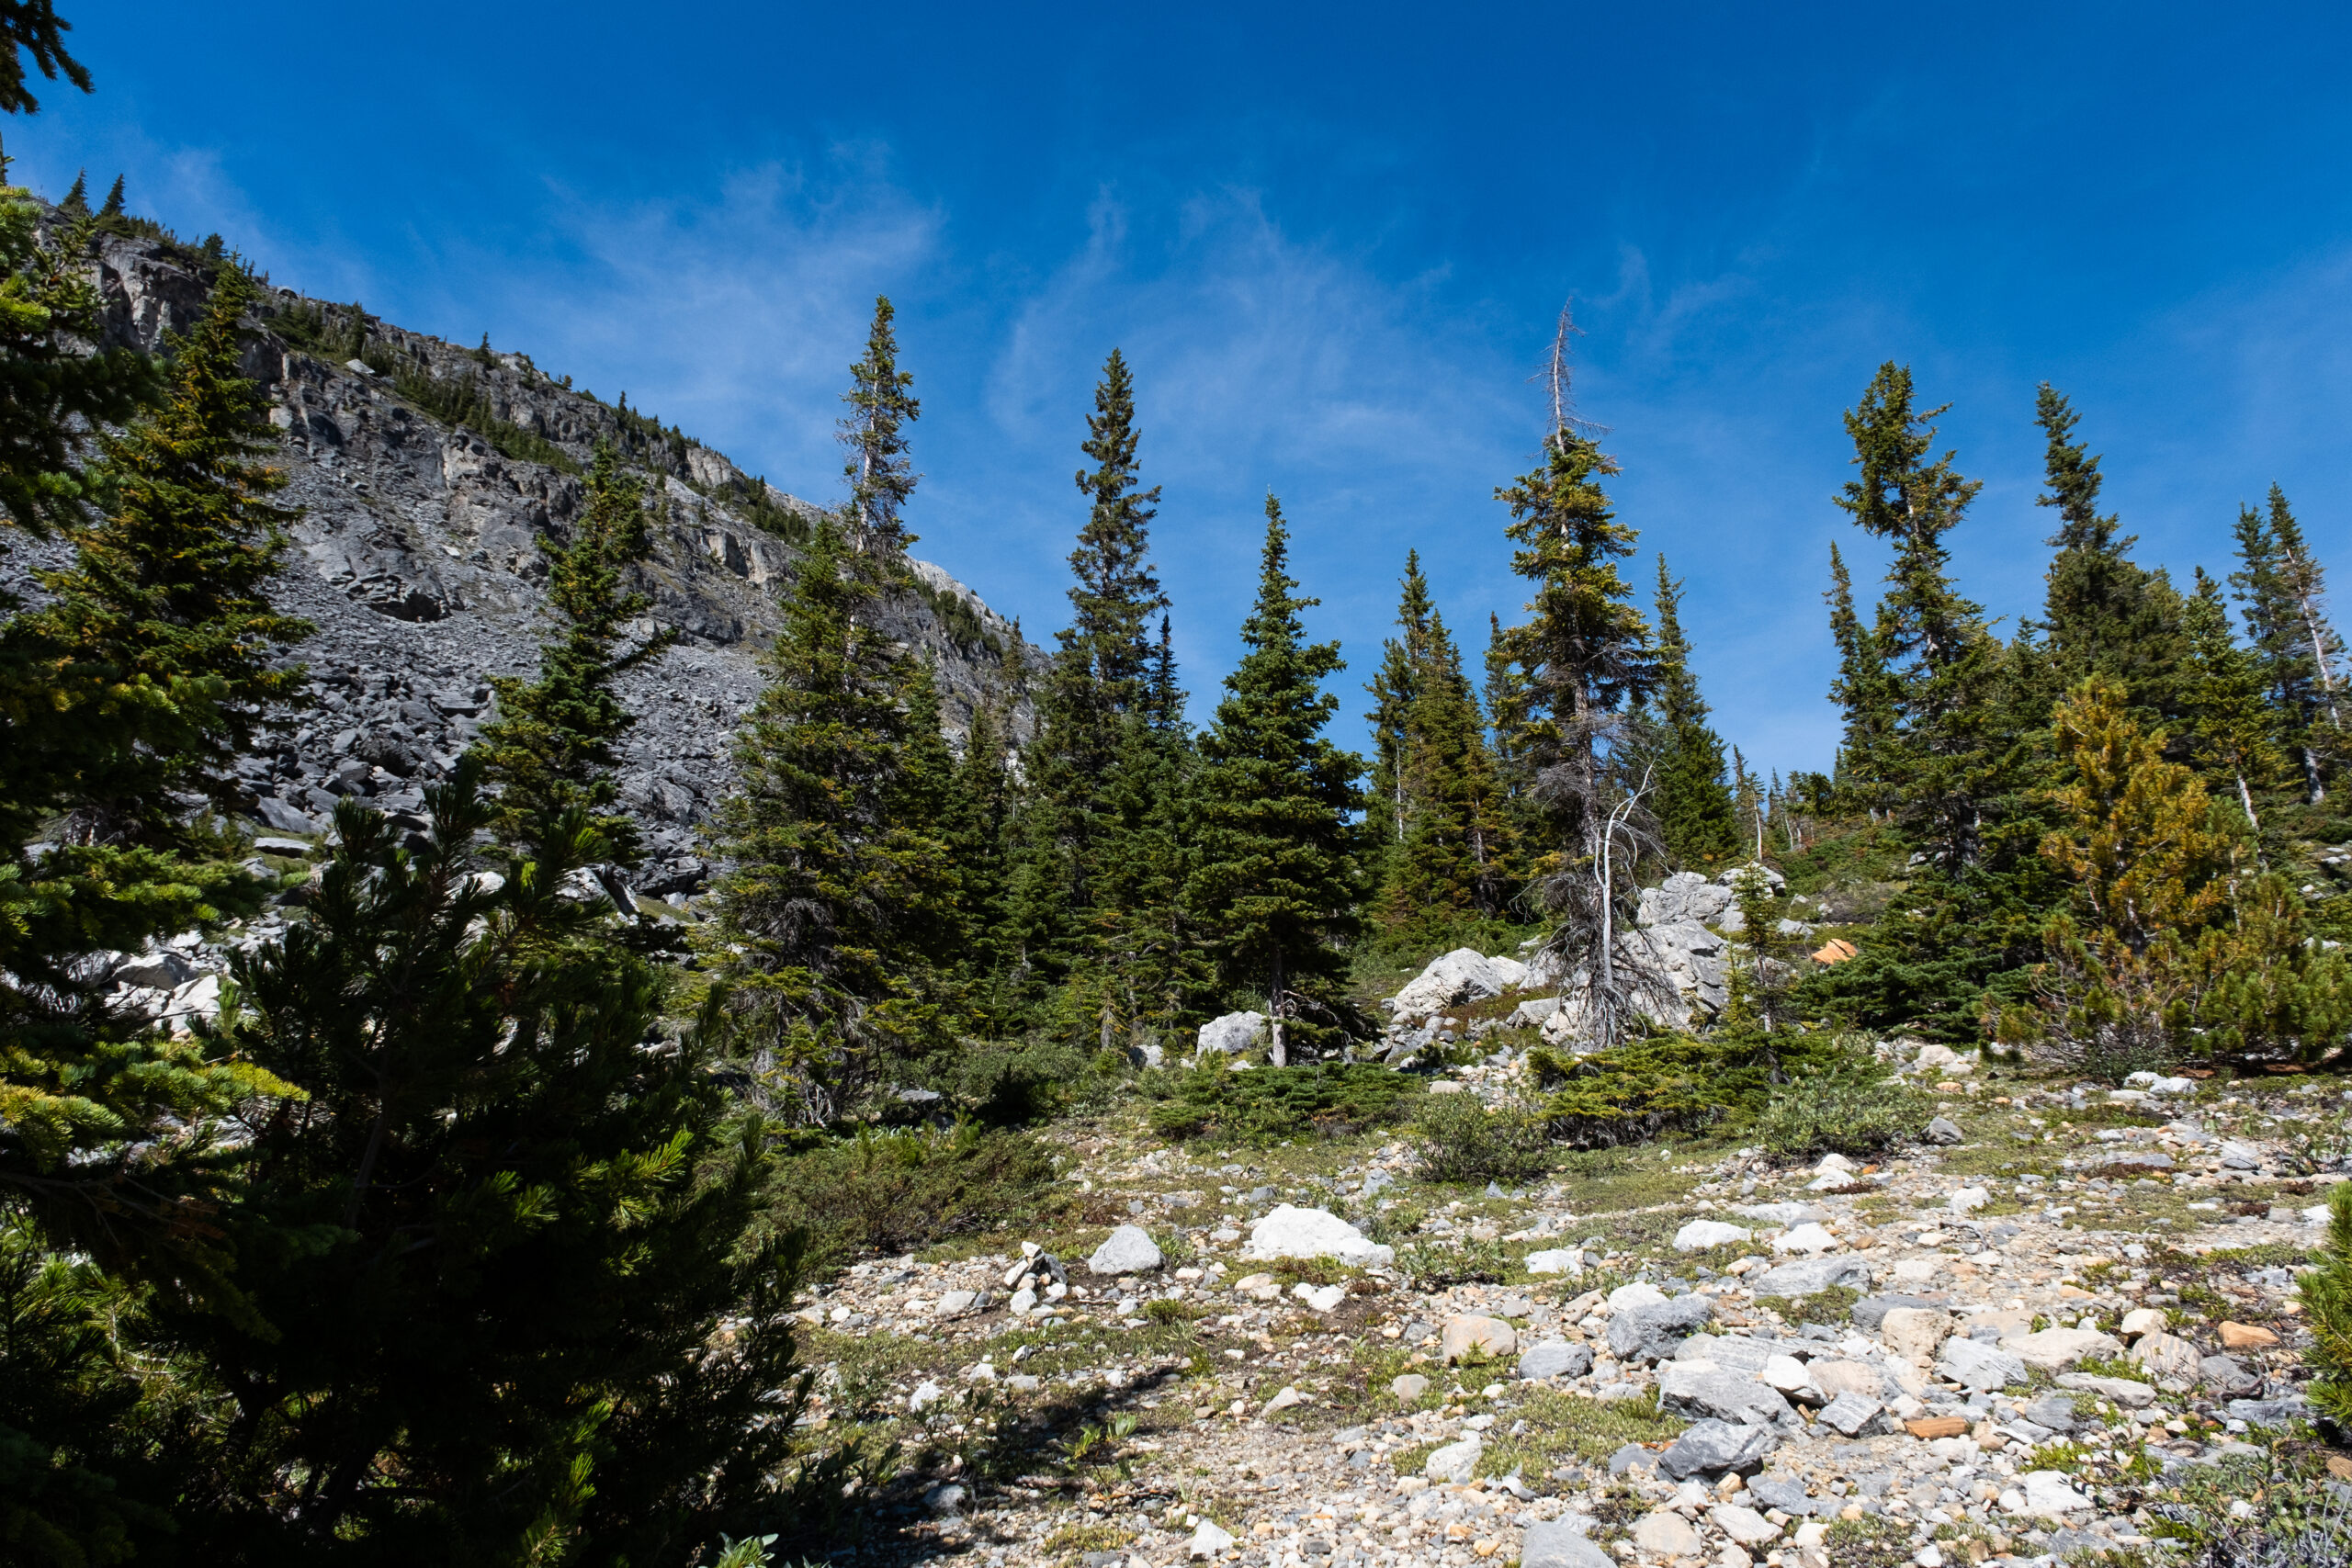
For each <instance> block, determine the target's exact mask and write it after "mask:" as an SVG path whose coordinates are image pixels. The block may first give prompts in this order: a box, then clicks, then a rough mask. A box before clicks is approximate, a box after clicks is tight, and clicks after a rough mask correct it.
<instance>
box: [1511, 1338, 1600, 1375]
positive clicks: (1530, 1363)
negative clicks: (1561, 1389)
mask: <svg viewBox="0 0 2352 1568" xmlns="http://www.w3.org/2000/svg"><path fill="white" fill-rule="evenodd" d="M1589 1371H1592V1348H1591V1347H1590V1346H1589V1345H1573V1344H1570V1343H1569V1342H1568V1341H1567V1340H1566V1339H1546V1340H1544V1342H1543V1343H1542V1344H1540V1345H1530V1346H1529V1347H1528V1348H1526V1349H1524V1350H1522V1351H1521V1352H1520V1353H1519V1375H1520V1376H1521V1377H1522V1378H1526V1379H1528V1380H1530V1381H1531V1382H1532V1381H1534V1380H1536V1379H1539V1378H1580V1377H1582V1376H1584V1375H1585V1373H1587V1372H1589Z"/></svg>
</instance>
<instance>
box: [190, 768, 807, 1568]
mask: <svg viewBox="0 0 2352 1568" xmlns="http://www.w3.org/2000/svg"><path fill="white" fill-rule="evenodd" d="M479 776H480V759H479V756H478V755H477V754H474V753H469V754H468V755H467V756H466V757H464V758H461V759H460V761H459V763H458V769H457V771H456V773H455V774H454V776H453V778H452V779H451V781H450V782H449V783H448V784H439V785H434V786H430V787H428V789H427V790H426V792H425V793H426V799H427V810H428V813H429V814H430V816H431V818H432V824H433V825H432V829H431V832H430V834H429V835H428V836H427V838H428V841H427V842H426V843H425V844H424V847H422V848H414V849H408V850H403V849H402V848H401V846H400V844H399V841H398V840H399V833H398V830H397V829H394V828H393V827H392V826H391V825H390V824H389V823H388V822H387V821H386V820H385V819H384V818H382V817H380V816H379V815H377V814H376V813H374V812H373V811H371V810H368V808H366V807H364V806H362V805H360V804H359V803H357V802H345V804H344V805H343V806H342V807H340V808H339V810H338V813H337V818H336V829H337V831H338V834H339V836H340V843H339V844H338V846H337V848H336V851H335V855H334V860H333V861H332V862H331V863H329V864H328V866H327V868H326V871H325V874H324V876H323V877H322V880H321V882H320V883H319V886H318V891H317V897H316V898H315V899H314V900H313V901H312V903H311V906H310V910H309V916H310V918H309V920H308V922H307V923H306V924H304V925H300V926H297V927H295V928H294V929H293V930H292V931H289V932H288V934H287V936H286V937H285V938H284V940H283V941H282V942H278V943H276V944H272V945H270V946H268V947H265V948H263V949H261V950H260V951H259V952H257V953H253V954H250V955H245V956H243V957H241V958H240V959H239V960H238V961H237V962H236V964H235V966H234V972H235V975H236V978H237V982H238V987H239V992H240V996H241V998H242V1002H243V1005H242V1007H241V1008H240V1009H238V1010H234V1011H232V1012H231V1013H228V1014H224V1025H225V1028H224V1034H223V1038H222V1040H221V1041H220V1046H221V1048H222V1049H223V1050H225V1051H227V1052H229V1053H232V1054H234V1055H241V1056H243V1058H245V1059H247V1060H250V1061H252V1062H254V1063H256V1064H258V1065H260V1066H263V1067H264V1068H266V1070H268V1071H270V1072H272V1073H275V1074H277V1076H278V1077H281V1078H283V1079H284V1080H285V1081H286V1082H287V1083H288V1084H291V1085H293V1086H295V1087H296V1088H297V1089H299V1090H300V1094H299V1096H298V1095H294V1094H284V1095H279V1096H277V1097H274V1098H272V1099H270V1100H266V1101H264V1102H261V1103H258V1104H255V1105H253V1106H250V1107H248V1108H246V1109H245V1110H244V1111H243V1113H242V1118H241V1120H242V1122H243V1127H244V1129H245V1135H246V1140H247V1141H246V1142H245V1144H244V1145H243V1148H242V1150H241V1151H240V1154H239V1158H238V1181H237V1184H236V1189H235V1193H234V1201H233V1202H232V1203H231V1204H229V1205H228V1206H227V1207H226V1208H225V1209H224V1210H223V1211H222V1212H221V1213H220V1214H219V1215H218V1216H217V1219H216V1224H218V1225H219V1227H220V1230H221V1231H222V1233H223V1234H224V1235H225V1236H226V1238H227V1245H228V1246H230V1247H232V1248H233V1249H234V1251H235V1254H236V1271H235V1274H234V1282H235V1285H236V1288H237V1291H238V1292H239V1298H240V1299H239V1303H238V1306H239V1309H240V1310H238V1311H236V1312H234V1313H224V1312H221V1311H219V1310H215V1309H213V1308H212V1307H211V1306H210V1305H209V1303H204V1302H202V1301H195V1300H189V1299H187V1298H186V1297H185V1295H184V1294H183V1293H182V1292H177V1291H176V1290H172V1289H169V1288H166V1289H164V1290H162V1291H159V1292H158V1294H157V1298H156V1300H155V1303H154V1307H153V1314H154V1320H155V1322H156V1325H157V1327H158V1329H159V1338H160V1340H161V1342H162V1346H163V1347H164V1348H170V1349H172V1350H175V1351H176V1352H177V1353H179V1354H180V1355H181V1356H183V1357H186V1358H189V1359H192V1360H193V1362H194V1363H195V1364H196V1365H197V1366H199V1367H201V1368H203V1369H205V1371H206V1376H207V1382H206V1385H205V1386H206V1387H207V1390H208V1395H209V1399H210V1400H211V1402H212V1403H213V1404H214V1406H215V1409H214V1412H213V1413H214V1415H215V1416H217V1419H216V1420H214V1421H209V1422H207V1423H203V1424H200V1425H198V1426H195V1427H192V1428H190V1429H188V1430H187V1431H186V1432H185V1433H175V1434H173V1436H174V1437H175V1438H180V1439H181V1440H184V1441H186V1442H187V1444H188V1445H189V1449H190V1450H191V1451H189V1452H187V1454H186V1455H185V1458H184V1463H185V1469H184V1470H183V1472H182V1479H181V1492H180V1499H181V1506H180V1508H179V1510H178V1511H179V1516H180V1539H179V1542H178V1545H179V1549H180V1550H181V1551H184V1552H186V1553H187V1555H188V1557H189V1558H190V1559H191V1560H194V1561H201V1562H221V1563H230V1564H235V1563H264V1562H285V1561H288V1560H289V1559H291V1558H294V1557H297V1556H315V1555H318V1554H319V1553H321V1552H328V1553H331V1554H333V1555H335V1556H338V1557H344V1558H350V1559H352V1560H356V1561H374V1562H392V1561H399V1562H413V1561H419V1560H429V1561H435V1562H477V1561H510V1560H517V1559H520V1558H527V1557H534V1556H538V1555H542V1554H545V1555H548V1556H552V1555H555V1554H558V1553H563V1554H585V1555H593V1556H594V1557H596V1558H598V1559H600V1560H604V1561H617V1560H621V1559H624V1558H626V1559H628V1560H630V1561H639V1562H652V1561H671V1562H676V1561H690V1560H692V1559H693V1557H694V1555H695V1552H696V1551H699V1550H701V1549H702V1548H703V1547H705V1546H707V1545H714V1544H716V1538H717V1537H718V1534H719V1533H720V1532H721V1531H722V1530H735V1531H740V1530H741V1529H743V1528H744V1527H745V1525H746V1524H747V1523H749V1522H750V1521H751V1519H752V1518H753V1517H755V1515H754V1512H753V1511H754V1510H756V1509H759V1508H761V1507H763V1506H767V1505H768V1504H769V1502H770V1499H771V1497H772V1495H773V1494H772V1492H771V1487H772V1485H773V1483H772V1481H771V1476H772V1474H773V1472H774V1471H775V1468H776V1466H777V1465H778V1464H779V1463H780V1462H781V1461H782V1459H783V1456H784V1453H785V1450H786V1444H787V1443H788V1441H789V1438H788V1429H789V1427H790V1426H791V1423H792V1419H793V1414H794V1412H795V1410H796V1408H797V1403H798V1400H799V1399H800V1398H801V1397H802V1396H803V1395H804V1393H805V1390H806V1387H807V1384H806V1382H805V1381H802V1380H798V1379H796V1378H795V1377H794V1376H793V1374H792V1355H793V1339H792V1333H791V1326H790V1320H789V1319H788V1318H786V1317H785V1316H784V1315H783V1310H784V1308H785V1306H786V1299H787V1296H788V1292H789V1291H790V1289H791V1287H792V1282H793V1277H794V1274H795V1272H796V1267H797V1250H796V1248H795V1247H792V1246H786V1245H784V1244H782V1243H779V1242H777V1241H775V1240H773V1239H769V1240H762V1239H760V1238H759V1236H758V1235H757V1234H756V1226H757V1221H758V1217H759V1205H760V1202H761V1199H762V1190H763V1183H764V1181H765V1180H766V1179H767V1173H768V1157H769V1156H767V1154H766V1145H767V1143H768V1141H769V1138H770V1136H771V1133H770V1131H769V1130H768V1129H766V1128H764V1127H763V1126H762V1125H761V1124H760V1123H759V1122H758V1121H757V1120H756V1119H752V1120H750V1121H742V1120H740V1119H739V1118H738V1117H737V1116H736V1114H735V1112H734V1111H733V1110H732V1108H731V1107H730V1105H729V1101H728V1099H727V1096H726V1093H725V1091H724V1089H722V1088H721V1087H720V1086H719V1083H718V1079H717V1077H716V1075H715V1071H714V1069H715V1067H716V1066H717V1064H716V1063H715V1062H714V1061H713V1060H712V1059H711V1054H710V1050H709V1047H708V1046H707V1044H706V1043H703V1041H702V1040H701V1038H700V1037H699V1036H689V1037H688V1038H686V1039H684V1040H683V1041H679V1042H675V1043H668V1044H666V1045H665V1046H663V1047H662V1048H661V1049H648V1048H647V1045H646V1042H647V1040H648V1038H649V1035H650V1033H651V1032H652V1030H653V1026H654V1024H655V1021H656V1020H657V1019H658V1018H659V1017H660V1015H661V1011H662V1000H663V998H664V995H665V991H666V987H665V985H664V983H663V980H662V975H661V973H660V972H659V971H657V970H655V969H654V968H652V967H651V966H650V965H649V964H647V963H645V962H644V961H643V960H641V959H639V958H637V957H635V956H633V955H632V954H630V953H628V952H627V951H626V950H625V949H624V948H623V947H622V946H621V945H620V944H619V943H618V942H616V941H614V940H613V939H612V937H611V936H610V935H609V934H608V932H609V928H607V927H606V926H605V925H604V923H603V922H602V921H601V920H600V919H598V918H597V917H596V916H594V915H593V914H591V913H589V912H587V911H586V910H585V909H583V908H582V907H580V906H575V905H571V904H569V903H567V902H565V901H564V900H563V899H562V898H561V897H560V886H561V882H562V879H563V876H564V875H565V874H566V873H568V872H569V871H571V870H572V869H574V868H575V867H577V866H579V865H581V864H582V863H584V862H586V861H588V860H591V859H594V858H595V857H596V856H597V855H598V854H600V853H602V852H603V850H602V846H601V845H600V844H599V842H598V835H597V832H596V829H595V828H594V825H593V823H592V822H591V821H590V819H589V818H588V814H587V813H586V812H585V811H584V810H582V808H580V807H578V806H576V805H573V806H569V807H565V808H564V809H563V810H562V812H561V814H560V819H558V820H556V821H544V820H543V821H533V822H529V823H527V824H526V825H525V827H524V829H523V832H522V834H521V835H520V842H519V843H515V844H509V845H507V846H505V847H506V848H507V850H508V851H509V853H510V855H511V854H513V853H515V852H517V851H519V849H520V848H521V845H522V844H523V843H527V844H530V845H533V846H536V847H537V853H538V854H539V855H540V856H541V858H540V859H538V860H537V861H536V862H534V863H533V864H534V866H535V868H536V871H537V874H535V875H527V876H520V877H512V878H508V879H505V880H503V882H502V881H500V880H498V879H495V878H486V877H482V876H480V875H478V874H475V873H476V868H478V867H479V866H480V865H481V863H482V860H481V856H480V855H479V854H478V853H477V852H476V851H475V849H474V843H475V840H476V835H477V834H478V833H480V832H481V830H483V829H486V828H487V827H488V826H489V825H490V824H491V822H492V820H493V817H494V814H493V812H492V809H491V807H490V806H489V804H488V803H487V802H486V801H484V800H482V799H481V796H480V795H479V792H478V788H477V784H478V780H479ZM733 1314H741V1317H740V1318H739V1317H736V1316H735V1315H733ZM722 1319H724V1320H726V1321H727V1323H728V1326H729V1332H728V1337H727V1341H726V1346H727V1348H726V1353H725V1354H723V1355H715V1354H713V1353H712V1347H713V1345H714V1343H716V1342H717V1341H716V1336H717V1335H718V1332H719V1328H720V1324H721V1321H722ZM779 1389H781V1390H783V1391H784V1398H783V1400H782V1401H781V1402H780V1403H779V1402H776V1401H775V1392H774V1391H776V1390H779Z"/></svg>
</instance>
